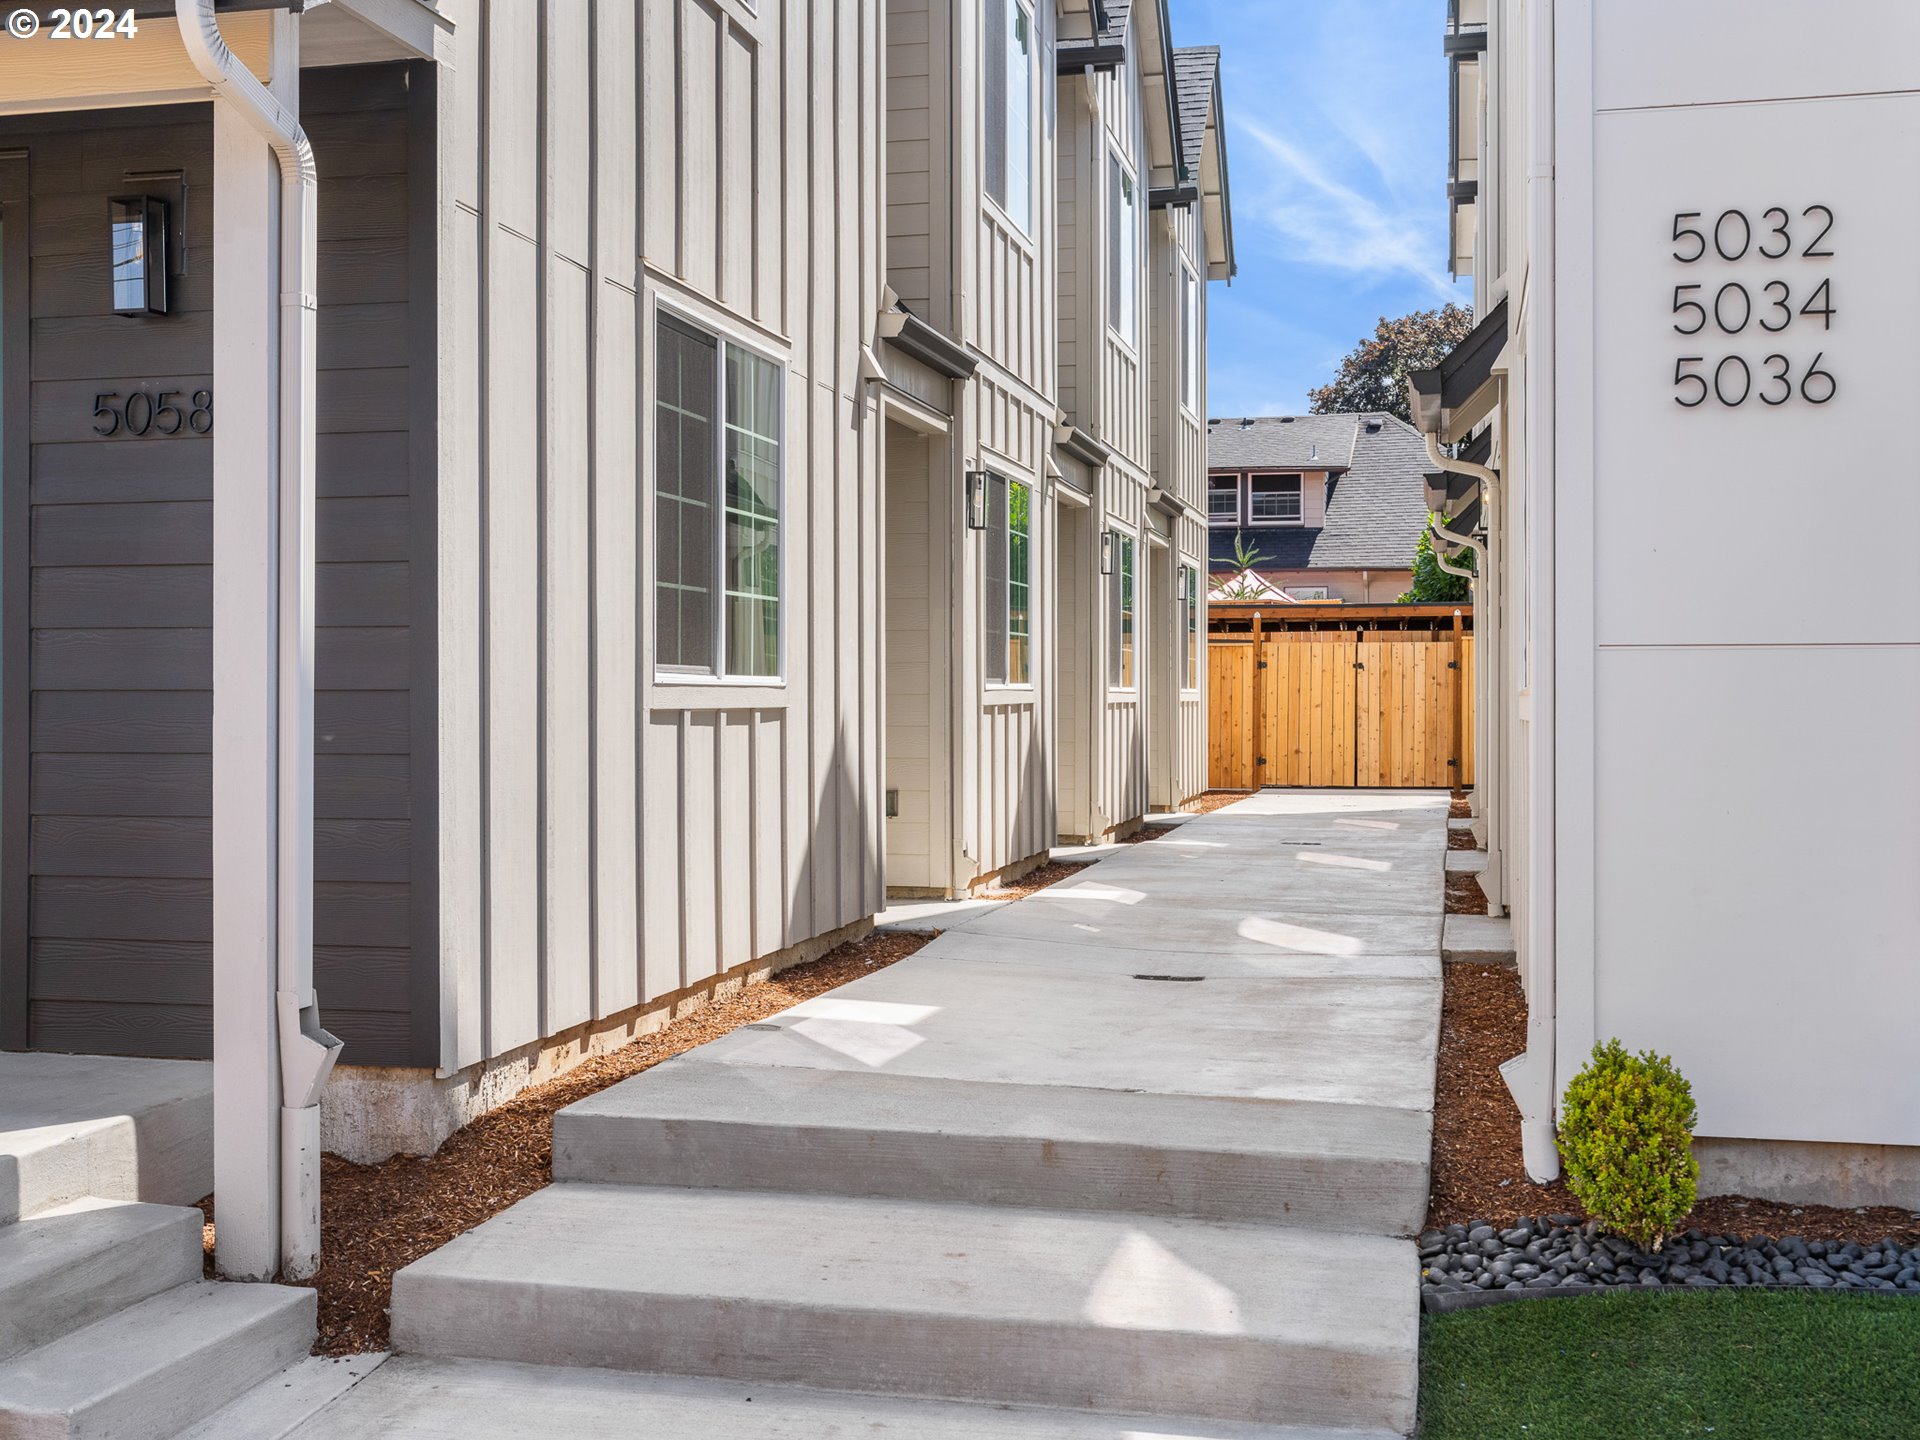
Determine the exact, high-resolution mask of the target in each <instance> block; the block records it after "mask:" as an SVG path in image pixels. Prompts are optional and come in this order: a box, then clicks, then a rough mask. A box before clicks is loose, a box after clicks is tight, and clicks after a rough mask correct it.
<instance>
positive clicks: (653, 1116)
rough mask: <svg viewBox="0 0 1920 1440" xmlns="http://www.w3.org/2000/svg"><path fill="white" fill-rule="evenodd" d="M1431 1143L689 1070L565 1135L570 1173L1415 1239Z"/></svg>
mask: <svg viewBox="0 0 1920 1440" xmlns="http://www.w3.org/2000/svg"><path fill="white" fill-rule="evenodd" d="M1431 1143H1432V1121H1431V1116H1430V1115H1429V1114H1428V1113H1427V1112H1425V1111H1416V1110H1411V1109H1393V1108H1388V1107H1385V1106H1355V1105H1334V1104H1322V1103H1314V1102H1296V1101H1286V1100H1258V1099H1250V1098H1240V1097H1235V1098H1228V1097H1220V1096H1204V1095H1166V1094H1130V1093H1127V1092H1125V1091H1119V1090H1095V1089H1090V1088H1083V1087H1076V1086H1063V1085H1021V1084H1005V1083H1000V1084H995V1083H981V1082H970V1081H965V1080H952V1079H941V1078H932V1077H925V1076H913V1075H884V1074H880V1075H876V1074H870V1073H861V1072H856V1071H846V1070H817V1069H809V1068H801V1067H797V1066H771V1065H769V1066H750V1065H729V1064H716V1063H713V1062H712V1061H709V1060H706V1059H702V1058H695V1057H693V1056H683V1057H681V1058H680V1059H676V1060H669V1061H668V1062H667V1063H665V1064H664V1065H659V1066H656V1067H654V1068H653V1069H652V1070H649V1071H648V1072H647V1073H646V1074H644V1075H638V1076H635V1077H634V1078H633V1079H631V1080H627V1081H624V1082H622V1083H621V1084H619V1085H615V1086H613V1087H612V1088H610V1089H608V1090H604V1091H602V1092H601V1093H599V1094H598V1095H595V1096H592V1097H590V1098H589V1099H586V1100H583V1101H580V1102H579V1103H577V1104H574V1105H571V1106H569V1107H567V1108H566V1109H565V1110H562V1111H561V1112H560V1113H559V1114H558V1115H557V1116H555V1117H554V1133H553V1173H554V1178H555V1179H556V1180H575V1181H585V1182H595V1183H602V1184H606V1183H611V1184H627V1185H645V1184H649V1183H656V1182H661V1181H668V1182H670V1183H672V1184H674V1185H684V1186H699V1187H706V1188H711V1189H720V1190H781V1191H795V1192H802V1193H810V1194H820V1195H835V1194H844V1195H868V1196H890V1197H894V1198H898V1199H908V1200H936V1201H956V1202H966V1203H969V1204H982V1205H1025V1206H1035V1207H1040V1208H1049V1209H1059V1210H1099V1211H1127V1212H1132V1213H1138V1214H1148V1215H1189V1216H1196V1217H1200V1218H1205V1219H1213V1220H1248V1221H1256V1222H1266V1223H1271V1224H1284V1225H1304V1226H1315V1227H1324V1228H1329V1229H1340V1230H1353V1231H1360V1232H1363V1233H1368V1234H1378V1235H1407V1234H1412V1233H1413V1232H1415V1231H1417V1230H1418V1229H1419V1228H1420V1223H1421V1219H1422V1217H1423V1216H1424V1215H1425V1213H1426V1206H1427V1175H1428V1157H1429V1154H1430V1151H1431Z"/></svg>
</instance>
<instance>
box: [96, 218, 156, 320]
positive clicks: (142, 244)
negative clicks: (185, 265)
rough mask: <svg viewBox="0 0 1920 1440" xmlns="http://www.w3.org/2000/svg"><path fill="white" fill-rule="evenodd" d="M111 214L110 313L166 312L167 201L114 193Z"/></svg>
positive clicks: (149, 313) (141, 313)
mask: <svg viewBox="0 0 1920 1440" xmlns="http://www.w3.org/2000/svg"><path fill="white" fill-rule="evenodd" d="M108 208H109V211H110V213H111V216H112V226H111V234H112V246H113V251H112V270H113V313H114V314H116V315H164V314H166V313H167V202H166V201H164V200H161V199H158V198H157V197H155V196H152V195H118V196H115V197H114V198H113V199H112V200H111V201H109V202H108Z"/></svg>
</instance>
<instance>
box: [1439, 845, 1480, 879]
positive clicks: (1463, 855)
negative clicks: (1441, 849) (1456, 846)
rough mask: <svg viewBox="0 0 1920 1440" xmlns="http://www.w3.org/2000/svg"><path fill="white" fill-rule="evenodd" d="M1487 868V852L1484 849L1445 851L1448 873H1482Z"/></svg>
mask: <svg viewBox="0 0 1920 1440" xmlns="http://www.w3.org/2000/svg"><path fill="white" fill-rule="evenodd" d="M1486 870H1487V852H1486V851H1484V850H1449V851H1447V873H1448V874H1449V875H1484V874H1485V873H1486Z"/></svg>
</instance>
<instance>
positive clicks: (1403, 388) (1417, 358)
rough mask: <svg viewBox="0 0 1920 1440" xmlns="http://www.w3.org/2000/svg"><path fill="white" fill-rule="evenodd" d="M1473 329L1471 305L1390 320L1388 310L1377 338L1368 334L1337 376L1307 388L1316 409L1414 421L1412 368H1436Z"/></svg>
mask: <svg viewBox="0 0 1920 1440" xmlns="http://www.w3.org/2000/svg"><path fill="white" fill-rule="evenodd" d="M1472 330H1473V310H1472V307H1470V306H1464V305H1454V304H1451V303H1449V304H1446V305H1443V306H1441V307H1440V308H1439V309H1438V310H1416V311H1414V312H1413V314H1411V315H1402V316H1401V317H1400V318H1399V319H1398V320H1389V319H1387V318H1386V317H1385V316H1384V315H1383V316H1381V317H1380V323H1379V325H1378V326H1376V327H1375V328H1374V332H1373V338H1372V339H1370V340H1362V341H1361V342H1360V343H1359V345H1357V346H1356V347H1355V348H1354V350H1353V353H1351V354H1350V355H1348V356H1347V358H1346V359H1344V360H1342V361H1341V362H1340V371H1339V373H1338V374H1337V375H1335V376H1334V377H1333V380H1332V381H1331V382H1330V383H1328V384H1326V385H1322V386H1321V387H1320V388H1319V389H1318V390H1309V391H1308V392H1307V403H1308V408H1309V409H1310V410H1311V412H1312V413H1313V414H1315V415H1351V414H1357V413H1360V412H1363V411H1373V412H1381V411H1384V412H1385V413H1386V414H1388V415H1398V416H1399V417H1400V418H1401V419H1402V420H1406V421H1408V422H1411V421H1412V419H1413V415H1412V412H1411V411H1409V410H1408V408H1407V372H1408V371H1410V370H1431V369H1432V368H1433V367H1434V366H1436V365H1438V364H1439V363H1440V362H1441V361H1442V360H1444V359H1445V358H1446V357H1447V354H1448V352H1449V351H1451V350H1452V349H1453V347H1454V346H1456V345H1458V344H1459V343H1460V342H1461V341H1462V340H1464V339H1466V338H1467V335H1468V334H1469V333H1470V332H1471V331H1472Z"/></svg>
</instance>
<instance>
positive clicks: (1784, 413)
mask: <svg viewBox="0 0 1920 1440" xmlns="http://www.w3.org/2000/svg"><path fill="white" fill-rule="evenodd" d="M1448 18H1449V23H1448V25H1447V30H1446V38H1445V47H1446V52H1447V54H1448V56H1449V57H1450V63H1451V65H1452V68H1453V77H1454V100H1455V113H1454V117H1453V138H1454V148H1453V157H1454V158H1453V162H1452V171H1453V173H1452V175H1451V177H1450V179H1451V195H1452V200H1453V224H1452V232H1453V238H1452V246H1453V256H1454V266H1455V268H1456V270H1457V271H1458V272H1459V273H1461V274H1469V273H1470V274H1471V275H1472V277H1473V282H1474V290H1475V296H1474V298H1475V302H1476V309H1477V313H1478V314H1479V315H1480V316H1482V317H1483V318H1482V320H1481V321H1480V324H1479V327H1478V329H1477V330H1476V331H1475V333H1474V334H1473V336H1472V337H1471V338H1470V339H1469V340H1468V341H1466V342H1465V343H1464V344H1463V345H1462V346H1461V347H1460V349H1459V350H1458V351H1456V352H1455V353H1454V355H1452V356H1450V357H1449V359H1448V360H1447V361H1446V362H1445V364H1443V365H1442V366H1441V367H1440V368H1439V369H1438V370H1436V371H1432V372H1429V373H1426V374H1423V375H1419V376H1416V377H1414V380H1413V383H1412V385H1411V391H1412V399H1413V403H1414V407H1415V411H1416V421H1417V423H1418V425H1419V427H1420V428H1421V429H1422V430H1423V431H1424V432H1425V433H1426V434H1427V435H1428V436H1429V437H1431V440H1432V441H1433V442H1434V446H1435V452H1434V453H1433V454H1432V455H1431V456H1430V459H1431V460H1432V470H1433V472H1434V473H1433V474H1432V475H1431V476H1430V477H1429V492H1430V497H1431V499H1432V502H1433V504H1434V506H1435V508H1436V509H1437V510H1439V511H1440V512H1441V514H1442V517H1443V518H1442V521H1441V528H1440V532H1439V533H1440V534H1441V536H1442V540H1443V543H1444V545H1445V548H1447V549H1448V550H1449V551H1450V552H1451V553H1453V554H1454V555H1456V556H1458V555H1459V554H1461V553H1462V552H1464V551H1466V550H1477V551H1479V552H1480V557H1481V566H1480V569H1481V578H1480V580H1479V581H1478V582H1477V585H1476V590H1477V592H1478V593H1477V594H1476V597H1475V598H1476V616H1475V618H1476V625H1477V629H1478V632H1479V637H1480V647H1481V649H1480V654H1481V662H1480V667H1479V683H1480V686H1481V694H1480V697H1479V701H1478V705H1479V714H1480V716H1481V724H1480V727H1479V730H1478V745H1479V747H1480V748H1479V754H1478V757H1477V773H1478V776H1479V781H1480V788H1479V792H1478V794H1477V796H1476V806H1477V808H1478V810H1479V813H1480V818H1481V821H1482V823H1483V825H1484V830H1485V837H1486V841H1487V844H1488V847H1489V851H1490V857H1489V859H1490V863H1489V866H1488V871H1487V875H1486V877H1485V884H1486V888H1487V890H1488V894H1489V898H1490V900H1491V902H1492V904H1493V906H1494V908H1495V909H1496V911H1497V912H1509V913H1511V915H1512V919H1513V928H1514V940H1515V944H1516V947H1517V950H1518V956H1519V963H1520V968H1521V974H1522V977H1523V979H1524V981H1525V984H1526V990H1527V997H1528V1002H1529V1011H1530V1024H1529V1031H1528V1045H1527V1050H1526V1052H1525V1054H1524V1055H1522V1056H1520V1057H1517V1058H1516V1059H1515V1060H1514V1061H1512V1062H1510V1063H1509V1064H1508V1066H1507V1067H1506V1073H1507V1076H1508V1083H1509V1085H1510V1086H1511V1088H1512V1090H1513V1092H1514V1095H1515V1098H1516V1099H1517V1100H1518V1102H1519V1105H1520V1109H1521V1112H1522V1115H1523V1117H1524V1125H1525V1142H1526V1155H1527V1166H1528V1169H1529V1171H1530V1172H1531V1173H1533V1174H1534V1175H1535V1176H1536V1177H1540V1178H1544V1177H1546V1176H1549V1175H1552V1174H1554V1173H1556V1171H1557V1168H1558V1159H1557V1155H1556V1152H1555V1147H1554V1129H1553V1126H1554V1120H1555V1105H1556V1099H1557V1097H1558V1096H1559V1095H1560V1094H1561V1093H1562V1092H1563V1090H1564V1087H1565V1085H1566V1084H1567V1082H1568V1080H1569V1079H1570V1078H1571V1077H1572V1075H1573V1074H1574V1072H1575V1071H1576V1070H1577V1069H1578V1068H1579V1067H1580V1065H1581V1064H1582V1063H1583V1062H1584V1060H1585V1058H1586V1056H1587V1054H1588V1052H1589V1051H1590V1050H1591V1048H1592V1046H1593V1044H1594V1043H1595V1041H1596V1040H1603V1039H1606V1038H1608V1037H1612V1036H1618V1037H1619V1038H1620V1039H1621V1040H1623V1041H1624V1042H1625V1043H1626V1044H1627V1045H1629V1046H1630V1047H1633V1048H1636V1049H1638V1048H1648V1047H1650V1048H1652V1049H1655V1050H1658V1051H1661V1052H1663V1053H1668V1054H1671V1055H1672V1056H1673V1058H1674V1060H1675V1061H1676V1062H1677V1063H1678V1065H1679V1066H1680V1068H1681V1070H1682V1071H1683V1072H1684V1073H1685V1074H1686V1075H1687V1076H1688V1078H1689V1079H1690V1080H1691V1081H1692V1084H1693V1087H1694V1092H1695V1095H1696V1097H1697V1100H1698V1103H1699V1109H1700V1123H1699V1137H1700V1138H1699V1140H1698V1141H1697V1144H1696V1151H1697V1154H1698V1155H1699V1158H1700V1161H1701V1164H1702V1169H1703V1180H1702V1185H1703V1190H1704V1191H1705V1192H1707V1193H1716V1192H1718V1193H1726V1192H1731V1191H1740V1192H1745V1193H1750V1194H1756V1195H1762V1196H1773V1197H1778V1198H1782V1199H1794V1200H1809V1201H1827V1202H1830V1203H1839V1204H1848V1205H1855V1204H1870V1203H1881V1204H1897V1205H1902V1206H1909V1207H1911V1206H1914V1205H1920V1063H1916V1062H1915V1059H1914V1046H1913V1039H1912V1036H1913V1018H1914V1016H1915V1015H1916V1014H1920V964H1917V963H1916V942H1915V938H1914V937H1915V936H1916V934H1920V883H1916V877H1917V876H1920V750H1916V748H1915V746H1914V743H1913V736H1914V731H1915V717H1916V715H1917V714H1920V592H1916V589H1915V587H1914V585H1913V583H1912V580H1911V578H1910V576H1909V573H1908V571H1909V569H1910V567H1909V566H1908V565H1907V564H1906V563H1905V550H1906V547H1907V544H1908V540H1909V537H1911V536H1912V535H1913V534H1914V533H1915V530H1916V527H1920V484H1916V483H1915V481H1916V476H1915V474H1914V469H1915V461H1914V458H1913V454H1912V447H1911V446H1909V445H1907V444H1906V443H1905V442H1904V440H1903V439H1902V438H1901V434H1900V427H1899V425H1898V424H1897V423H1889V422H1890V421H1891V420H1892V419H1893V417H1897V416H1900V415H1903V414H1905V413H1907V410H1908V408H1909V406H1910V397H1911V395H1912V393H1913V391H1914V389H1915V386H1916V384H1917V383H1920V358H1916V353H1915V349H1914V346H1913V343H1912V333H1911V332H1912V319H1913V317H1914V315H1915V314H1917V313H1920V270H1917V269H1916V267H1915V266H1914V264H1913V263H1912V253H1911V252H1912V236H1913V234H1914V233H1915V230H1916V227H1917V226H1920V189H1916V188H1915V186H1913V185H1912V184H1911V183H1909V182H1908V181H1907V180H1906V179H1905V178H1904V174H1903V172H1902V164H1903V163H1904V162H1903V161H1902V160H1901V158H1900V157H1904V156H1908V155H1911V154H1912V153H1913V152H1914V150H1915V148H1916V146H1917V145H1920V8H1917V7H1915V6H1913V5H1912V4H1910V3H1907V0H1837V3H1833V4H1826V5H1821V6H1817V7H1808V6H1805V5H1800V4H1795V3H1792V0H1698V3H1694V4H1689V5H1685V6H1673V5H1670V4H1656V3H1654V0H1452V3H1451V4H1450V6H1449V17H1448ZM1439 447H1446V451H1441V450H1440V449H1439ZM1453 447H1459V448H1458V449H1457V451H1456V450H1454V448H1453ZM1449 452H1450V453H1449ZM1810 495H1817V496H1818V497H1819V499H1820V501H1821V503H1820V505H1818V506H1817V507H1813V508H1812V509H1811V510H1809V508H1808V503H1807V502H1808V498H1809V496H1810ZM1810 518H1814V519H1815V520H1816V523H1815V524H1812V525H1809V523H1808V522H1809V519H1810ZM1447 537H1457V538H1452V539H1449V538H1447Z"/></svg>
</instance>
